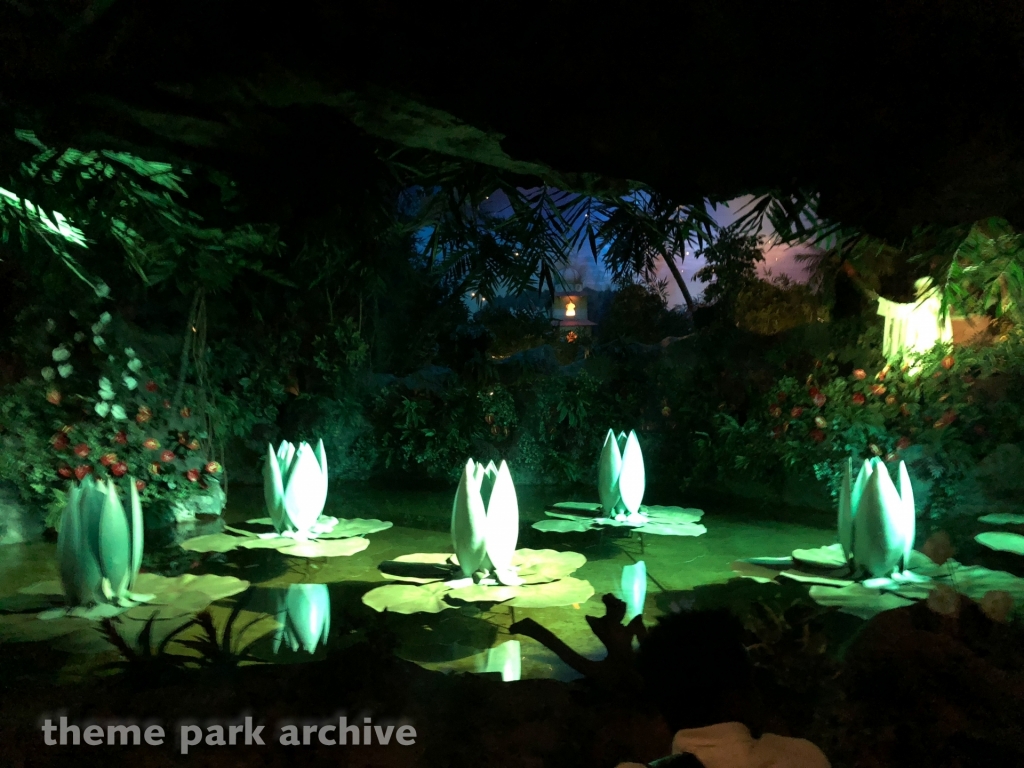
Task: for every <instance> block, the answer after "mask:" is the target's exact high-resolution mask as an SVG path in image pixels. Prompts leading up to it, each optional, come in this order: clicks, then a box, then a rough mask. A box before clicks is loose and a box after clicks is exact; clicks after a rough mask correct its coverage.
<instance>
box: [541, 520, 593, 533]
mask: <svg viewBox="0 0 1024 768" xmlns="http://www.w3.org/2000/svg"><path fill="white" fill-rule="evenodd" d="M531 527H532V528H534V529H535V530H538V531H543V532H544V533H583V532H584V531H589V530H590V529H591V528H592V527H593V525H592V524H591V521H590V520H580V519H576V520H564V519H563V520H541V521H539V522H536V523H534V524H533V525H532V526H531Z"/></svg>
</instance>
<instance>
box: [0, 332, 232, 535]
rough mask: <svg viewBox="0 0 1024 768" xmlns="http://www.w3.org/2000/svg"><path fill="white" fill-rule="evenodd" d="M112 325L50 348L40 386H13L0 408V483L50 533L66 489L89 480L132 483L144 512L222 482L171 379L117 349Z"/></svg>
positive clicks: (30, 382)
mask: <svg viewBox="0 0 1024 768" xmlns="http://www.w3.org/2000/svg"><path fill="white" fill-rule="evenodd" d="M110 323H111V318H110V315H109V314H106V313H104V314H103V315H102V316H101V317H100V319H99V321H98V322H96V323H95V324H93V325H92V326H91V327H89V329H88V330H89V331H91V333H85V332H84V331H79V332H77V333H75V334H74V335H73V337H72V339H73V341H70V342H68V341H64V342H60V343H56V344H54V345H52V349H51V351H50V360H48V361H47V362H48V363H49V364H48V365H45V366H44V367H42V369H41V370H40V374H39V377H38V378H36V377H31V378H29V379H26V380H25V381H23V382H21V383H20V384H18V385H17V386H16V387H14V388H13V392H12V395H13V396H12V397H9V398H6V399H5V402H4V405H3V407H2V408H0V436H2V437H3V439H4V442H5V445H4V451H3V453H4V454H6V460H4V461H3V463H0V476H5V477H6V478H7V479H9V480H12V481H14V482H15V483H16V484H18V485H19V487H20V489H21V492H22V496H23V497H24V498H25V499H26V501H29V502H35V503H40V504H41V505H42V506H44V507H46V509H47V511H48V515H47V523H48V524H51V525H52V524H53V523H54V522H55V520H56V515H57V514H58V513H59V511H60V509H61V508H62V506H63V503H64V499H65V489H66V488H67V484H68V481H71V480H79V481H80V480H82V479H83V478H84V477H85V476H86V475H90V474H92V475H96V476H100V477H104V476H108V477H109V476H112V477H115V478H120V477H124V476H125V475H132V476H133V477H135V478H136V486H137V488H138V490H139V492H140V496H141V498H142V501H143V504H144V507H145V506H148V503H151V502H155V501H162V502H168V503H169V502H173V501H175V500H181V499H183V498H187V497H189V496H191V495H193V494H196V493H201V492H203V491H204V490H206V489H207V488H209V486H210V485H211V484H212V483H217V482H219V481H220V475H221V474H222V473H223V468H222V467H221V466H220V464H218V463H217V462H214V461H210V460H209V458H208V456H207V452H206V450H204V448H205V447H206V446H205V445H204V441H205V440H206V439H207V433H206V430H205V428H204V424H203V420H202V419H200V418H198V417H196V416H195V415H193V412H192V409H191V407H190V406H189V405H183V406H178V407H173V406H172V403H171V400H170V396H169V394H168V393H167V391H166V384H167V382H168V378H167V377H166V376H164V375H163V374H162V373H160V372H158V371H148V370H147V369H146V366H145V364H144V363H143V361H142V359H141V358H140V357H139V356H138V355H137V354H136V352H135V351H134V350H133V349H132V348H130V347H129V348H123V349H114V348H113V345H112V344H111V343H109V342H108V341H107V337H108V336H110V335H111V334H110V333H109V330H110ZM47 331H48V333H49V334H50V337H51V338H53V337H54V334H55V333H56V331H57V324H56V323H55V322H54V321H52V320H51V321H48V323H47Z"/></svg>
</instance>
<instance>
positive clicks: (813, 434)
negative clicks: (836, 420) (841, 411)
mask: <svg viewBox="0 0 1024 768" xmlns="http://www.w3.org/2000/svg"><path fill="white" fill-rule="evenodd" d="M807 436H808V437H809V438H811V440H813V441H814V442H816V443H820V442H822V441H824V439H825V433H824V432H822V431H821V430H820V429H812V430H811V431H810V432H808V433H807Z"/></svg>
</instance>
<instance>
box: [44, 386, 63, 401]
mask: <svg viewBox="0 0 1024 768" xmlns="http://www.w3.org/2000/svg"><path fill="white" fill-rule="evenodd" d="M60 398H61V396H60V391H59V390H56V389H51V390H50V391H49V392H47V393H46V402H48V403H49V404H50V405H60Z"/></svg>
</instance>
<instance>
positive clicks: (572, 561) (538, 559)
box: [512, 549, 587, 584]
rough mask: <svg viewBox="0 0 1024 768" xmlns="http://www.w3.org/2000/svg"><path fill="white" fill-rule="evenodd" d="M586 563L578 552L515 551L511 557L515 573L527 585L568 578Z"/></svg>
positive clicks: (547, 550)
mask: <svg viewBox="0 0 1024 768" xmlns="http://www.w3.org/2000/svg"><path fill="white" fill-rule="evenodd" d="M586 562H587V558H586V556H585V555H581V554H580V553H579V552H557V551H556V550H553V549H517V550H516V553H515V554H514V555H512V565H513V566H514V567H515V568H516V573H517V574H518V575H519V578H521V579H522V580H523V581H524V582H526V583H527V584H541V583H544V582H549V581H555V580H556V579H561V578H564V577H566V576H568V575H569V574H570V573H574V572H575V571H578V570H579V569H580V568H582V567H583V566H584V565H585V564H586Z"/></svg>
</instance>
